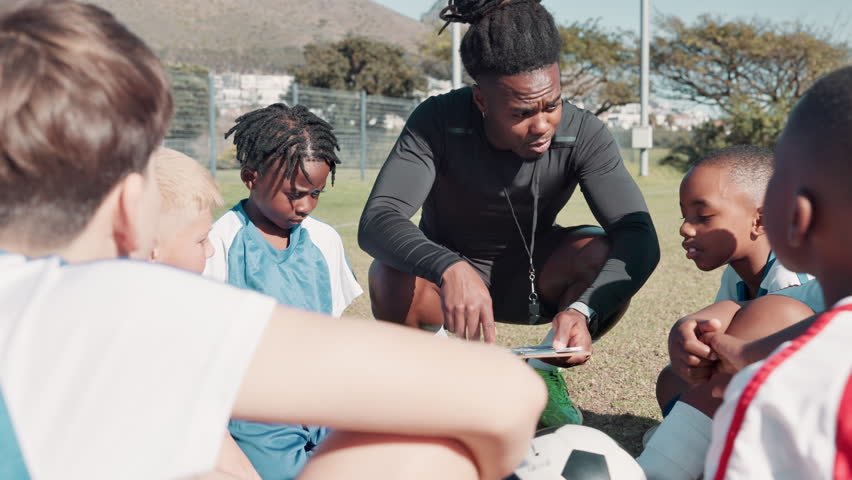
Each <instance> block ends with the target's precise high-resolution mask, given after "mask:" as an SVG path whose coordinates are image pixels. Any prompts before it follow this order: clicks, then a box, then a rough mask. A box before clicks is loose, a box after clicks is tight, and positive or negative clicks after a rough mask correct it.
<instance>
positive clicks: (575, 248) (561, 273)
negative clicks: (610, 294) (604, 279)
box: [538, 236, 610, 302]
mask: <svg viewBox="0 0 852 480" xmlns="http://www.w3.org/2000/svg"><path fill="white" fill-rule="evenodd" d="M609 251H610V247H609V241H608V240H607V238H606V237H605V236H596V237H584V238H580V239H576V240H572V241H568V242H566V243H565V244H563V245H562V246H561V247H560V248H558V249H557V250H556V251H555V252H554V253H553V255H551V257H550V258H549V259H548V261H547V263H546V264H545V266H544V268H543V269H542V272H541V276H540V277H539V282H538V285H539V290H540V292H541V294H542V296H543V297H544V298H545V299H548V300H551V301H557V302H559V301H562V300H563V299H564V298H565V296H566V294H567V295H568V296H570V297H574V298H572V299H570V301H573V300H576V297H578V296H579V295H580V294H581V293H582V292H583V291H585V290H586V289H587V288H588V287H589V286H590V285H591V284H592V282H594V281H595V278H597V276H598V274H599V273H600V271H601V269H602V268H603V266H604V264H605V263H606V260H607V258H609Z"/></svg>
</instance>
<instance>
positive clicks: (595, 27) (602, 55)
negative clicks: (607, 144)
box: [559, 19, 639, 115]
mask: <svg viewBox="0 0 852 480" xmlns="http://www.w3.org/2000/svg"><path fill="white" fill-rule="evenodd" d="M559 35H560V36H561V37H562V59H561V61H560V65H559V66H560V69H561V71H562V93H563V94H564V95H565V98H566V99H567V100H568V101H570V102H572V103H583V105H584V106H585V107H586V108H587V109H589V110H591V111H592V112H594V114H595V115H600V114H601V113H604V112H606V111H607V110H609V109H611V108H612V107H615V106H618V105H625V104H628V103H633V102H637V101H639V77H638V67H639V59H638V56H637V54H636V48H635V47H634V46H632V44H635V39H634V38H633V37H632V36H631V35H630V34H628V33H625V32H621V31H610V30H605V29H603V28H602V27H601V26H600V24H599V21H598V20H596V19H590V20H586V21H585V22H574V23H572V24H571V25H568V26H567V27H563V26H560V27H559Z"/></svg>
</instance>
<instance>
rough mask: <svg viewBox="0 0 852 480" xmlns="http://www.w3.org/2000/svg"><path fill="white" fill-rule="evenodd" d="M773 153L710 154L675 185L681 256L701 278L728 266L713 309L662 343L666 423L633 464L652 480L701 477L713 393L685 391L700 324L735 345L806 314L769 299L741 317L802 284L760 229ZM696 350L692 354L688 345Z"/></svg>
mask: <svg viewBox="0 0 852 480" xmlns="http://www.w3.org/2000/svg"><path fill="white" fill-rule="evenodd" d="M773 163H774V162H773V156H772V152H770V151H769V150H766V149H764V148H760V147H756V146H751V145H738V146H733V147H728V148H723V149H720V150H716V151H714V152H711V153H710V154H708V155H707V156H705V157H703V158H702V159H701V160H699V161H698V162H697V163H696V164H695V166H693V167H692V168H691V169H690V171H689V172H687V174H686V176H685V177H684V179H683V181H682V182H681V186H680V208H681V212H682V214H683V223H682V225H681V228H680V234H681V236H682V237H683V239H684V240H683V248H684V250H686V257H687V258H688V259H690V260H692V261H693V262H695V265H696V266H697V267H698V268H699V269H700V270H703V271H710V270H714V269H716V268H719V267H720V266H725V265H726V266H727V267H726V269H725V271H724V273H723V274H722V281H721V285H720V288H719V291H718V293H717V295H716V300H715V302H716V303H714V304H713V305H711V306H709V307H707V308H705V309H702V310H701V311H699V312H697V313H695V314H692V315H689V316H687V317H685V318H683V319H681V320H679V321H678V322H677V323H676V324H675V326H674V327H673V328H672V332H671V334H670V337H669V352H670V356H671V361H672V364H671V365H669V366H668V367H666V368H665V369H663V371H662V372H661V373H660V376H659V378H658V380H657V399H658V402H659V404H660V407H661V409H662V411H663V416H664V417H666V418H665V419H664V421H663V423H662V424H661V425H660V426H659V428H658V429H656V432H655V433H653V434H650V433H649V436H650V435H653V436H650V440H648V441H647V444H646V449H645V451H644V452H643V453H642V455H641V456H640V457H639V459H638V461H639V463H640V464H641V465H642V466H643V468H644V469H645V471H646V474H647V475H648V476H649V477H650V478H654V479H694V478H697V477H698V476H699V475H700V474H701V470H702V468H703V464H704V462H703V458H704V455H705V453H706V449H707V445H708V443H709V438H710V428H711V417H712V415H713V412H714V411H715V409H716V408H717V407H718V404H719V402H718V400H717V399H714V398H713V396H712V387H710V386H706V385H702V386H698V387H692V385H691V382H694V380H693V376H695V375H697V374H700V373H701V372H702V371H703V370H708V369H709V365H710V364H711V362H712V357H711V356H710V352H709V348H708V347H707V346H706V345H704V344H703V343H701V342H700V341H699V340H698V339H697V337H696V334H695V331H696V322H697V321H698V320H699V319H707V318H718V319H721V320H723V322H724V328H726V329H728V331H729V332H730V333H731V334H732V335H735V336H737V337H739V338H743V339H754V338H760V337H763V336H765V335H768V334H770V333H773V332H776V331H778V330H781V329H783V328H784V327H787V326H789V325H791V324H793V323H795V322H797V321H799V320H801V319H802V318H805V317H806V316H808V315H810V314H812V313H813V311H812V310H811V309H809V308H808V307H806V306H805V305H803V304H801V303H799V302H797V301H795V300H790V299H787V298H781V297H774V298H773V299H772V302H766V303H767V304H764V302H761V303H760V304H759V306H758V307H757V308H752V309H751V313H749V312H748V311H743V312H740V307H741V305H742V302H749V301H751V300H754V299H756V298H760V297H764V296H765V295H767V294H768V293H773V292H778V291H781V290H783V289H786V288H788V287H794V286H798V285H801V284H802V283H806V282H808V281H809V280H810V278H811V277H809V276H807V275H804V274H798V273H795V272H792V271H790V270H788V269H786V268H784V266H783V265H781V263H780V262H778V261H777V259H776V258H775V255H774V254H773V253H772V250H771V248H770V246H769V241H768V240H767V238H766V235H765V232H764V227H763V209H764V207H763V196H764V193H765V191H766V185H767V183H768V181H769V177H770V176H771V174H772V170H773ZM694 344H695V345H697V346H698V351H697V352H696V351H694V349H693V348H692V347H693V345H694Z"/></svg>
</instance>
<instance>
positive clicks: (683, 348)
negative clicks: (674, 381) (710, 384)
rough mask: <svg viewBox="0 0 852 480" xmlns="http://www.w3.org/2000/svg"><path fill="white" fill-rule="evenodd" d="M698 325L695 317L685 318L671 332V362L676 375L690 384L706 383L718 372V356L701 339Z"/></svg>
mask: <svg viewBox="0 0 852 480" xmlns="http://www.w3.org/2000/svg"><path fill="white" fill-rule="evenodd" d="M698 323H699V320H697V319H695V318H694V317H684V318H681V319H680V320H678V321H677V322H676V323H675V325H674V327H672V329H671V331H670V332H669V361H670V362H671V364H672V368H673V369H674V371H675V373H677V375H678V376H679V377H680V378H682V379H684V380H685V381H687V382H689V383H705V382H707V381H708V380H710V377H711V376H712V375H713V374H714V373H715V372H716V370H715V365H714V363H715V362H714V361H715V360H716V355H715V354H714V353H713V351H712V350H711V349H710V346H709V345H707V344H706V343H704V342H702V341H701V340H700V339H699V336H700V335H701V332H700V331H699V329H698ZM716 324H718V321H717V323H716ZM716 324H714V325H716Z"/></svg>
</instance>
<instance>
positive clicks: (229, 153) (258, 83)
mask: <svg viewBox="0 0 852 480" xmlns="http://www.w3.org/2000/svg"><path fill="white" fill-rule="evenodd" d="M171 80H172V89H173V94H174V97H175V116H174V119H173V121H172V128H171V130H170V131H169V133H168V135H167V136H166V139H165V142H164V143H165V145H166V146H167V147H170V148H174V149H175V150H179V151H181V152H184V153H186V154H187V155H189V156H191V157H193V158H195V159H197V160H198V161H200V162H202V163H204V164H207V165H209V166H210V168H211V171H212V173H213V174H214V175H215V171H216V169H220V168H235V167H237V164H236V160H235V153H236V152H235V150H234V147H233V144H232V142H231V140H230V139H228V140H225V139H224V135H225V132H227V131H228V129H230V128H231V127H232V126H233V125H234V122H235V120H236V119H237V117H239V116H240V115H242V114H243V113H246V112H249V111H251V110H254V109H257V108H261V107H265V106H267V105H270V104H272V103H276V102H284V103H287V104H288V105H295V104H302V105H305V106H306V107H308V108H309V109H310V110H311V111H312V112H313V113H315V114H316V115H317V116H319V117H320V118H322V119H324V120H326V121H328V122H329V123H331V125H332V126H334V133H335V135H336V136H337V140H338V142H339V144H340V152H339V156H340V159H341V161H342V162H343V163H342V165H341V166H340V167H341V168H359V169H361V177H362V179H363V178H364V170H365V169H368V168H377V167H380V166H381V165H382V163H383V162H384V161H385V159H386V158H387V155H388V153H389V152H390V149H391V148H392V147H393V144H394V142H395V141H396V138H397V136H398V135H399V133H400V131H401V130H402V127H403V126H404V125H405V121H406V120H407V119H408V115H409V114H410V113H411V111H412V110H414V107H416V106H417V104H418V103H419V100H413V99H400V98H389V97H383V96H378V95H367V94H366V93H364V92H352V91H345V90H329V89H324V88H314V87H303V86H301V85H298V84H296V83H295V82H294V81H293V77H291V76H288V75H240V74H221V75H219V74H205V73H200V72H187V71H172V72H171Z"/></svg>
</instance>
